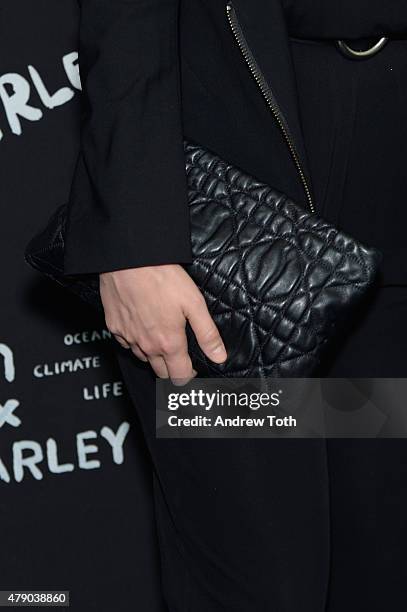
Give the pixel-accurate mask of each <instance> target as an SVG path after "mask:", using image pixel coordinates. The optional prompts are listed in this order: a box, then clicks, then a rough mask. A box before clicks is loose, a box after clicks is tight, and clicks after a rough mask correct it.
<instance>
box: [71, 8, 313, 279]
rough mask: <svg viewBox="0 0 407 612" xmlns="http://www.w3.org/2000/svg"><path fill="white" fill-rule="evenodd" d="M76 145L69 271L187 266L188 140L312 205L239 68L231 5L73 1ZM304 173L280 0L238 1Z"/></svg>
mask: <svg viewBox="0 0 407 612" xmlns="http://www.w3.org/2000/svg"><path fill="white" fill-rule="evenodd" d="M80 4H81V27H80V60H79V61H80V74H81V79H82V85H83V89H84V101H85V104H84V121H83V130H82V141H81V143H82V146H81V153H80V156H79V159H78V165H77V168H76V172H75V176H74V181H73V186H72V192H71V198H70V216H69V223H68V228H67V241H66V259H65V269H66V272H67V273H87V272H102V271H109V270H114V269H120V268H130V267H136V266H143V265H149V264H162V263H188V262H189V261H190V259H191V247H190V235H189V219H188V208H187V192H186V180H185V169H184V159H183V138H187V139H189V140H192V141H195V142H197V143H199V144H201V145H204V146H206V147H207V148H209V149H212V150H213V151H215V152H216V153H218V154H219V155H220V156H222V157H223V158H224V159H225V160H227V161H230V162H231V163H233V164H236V165H238V166H240V167H241V168H243V169H244V170H245V171H247V172H248V173H251V174H253V175H254V176H256V177H258V178H259V179H260V180H262V181H264V182H266V183H268V184H270V185H272V186H273V187H275V188H277V189H279V190H281V191H283V192H285V193H286V194H288V195H289V196H291V197H292V198H293V199H295V200H296V201H297V202H299V203H304V204H306V203H307V199H306V194H305V191H304V187H303V184H302V181H301V179H300V176H299V173H298V170H297V167H296V164H295V163H294V161H293V158H292V156H291V154H290V151H289V147H288V146H287V143H286V141H285V139H284V137H283V135H282V133H281V130H280V128H279V126H278V124H277V122H276V119H275V118H274V116H273V114H272V113H271V111H270V109H269V107H268V106H267V104H266V102H265V100H264V98H263V96H262V94H261V91H260V89H259V87H258V85H257V83H256V82H255V80H254V78H253V76H252V75H251V73H250V70H249V68H248V66H247V65H246V63H245V61H244V58H243V55H242V53H241V50H240V49H239V46H238V44H237V42H236V40H235V37H234V35H233V33H232V29H231V26H230V23H229V20H228V17H227V10H226V5H227V2H226V0H149V1H145V2H137V1H136V0H128V1H124V0H122V1H118V0H80ZM233 6H234V9H235V14H236V17H237V19H238V20H239V23H240V25H241V28H242V30H243V32H244V35H245V38H246V40H247V43H248V45H249V47H250V49H251V51H252V53H253V55H254V57H255V58H256V60H257V63H258V64H259V66H260V68H261V70H262V72H263V74H264V76H265V78H266V79H267V82H268V84H269V86H270V87H271V89H272V91H273V94H274V97H275V99H276V101H277V103H278V106H279V107H280V109H281V112H282V114H283V115H284V120H285V121H286V123H287V125H288V129H289V131H290V133H291V138H292V141H293V143H294V144H295V148H296V150H297V152H298V157H299V160H300V163H301V167H302V169H303V172H304V173H305V175H306V176H307V177H308V178H307V182H308V184H310V179H309V172H308V169H307V160H306V158H305V152H304V145H303V138H302V134H301V129H300V122H299V113H298V107H297V97H296V89H295V82H294V78H293V69H292V65H291V59H290V52H289V41H288V37H287V33H286V28H285V20H284V15H283V13H282V9H281V6H280V2H279V1H278V0H234V2H233Z"/></svg>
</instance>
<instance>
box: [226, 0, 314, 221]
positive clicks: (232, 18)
mask: <svg viewBox="0 0 407 612" xmlns="http://www.w3.org/2000/svg"><path fill="white" fill-rule="evenodd" d="M226 13H227V17H228V21H229V25H230V27H231V30H232V33H233V36H234V38H235V40H236V42H237V44H238V46H239V49H240V51H241V53H242V55H243V57H244V60H245V62H246V64H247V66H248V67H249V69H250V72H251V74H252V76H253V77H254V79H255V81H256V83H257V85H258V86H259V89H260V91H261V93H262V94H263V97H264V99H265V100H266V102H267V105H268V107H269V108H270V110H271V112H272V113H273V116H274V118H275V119H276V121H277V124H278V126H279V128H280V130H281V132H282V134H283V136H284V139H285V141H286V143H287V145H288V148H289V150H290V153H291V157H292V158H293V161H294V163H295V166H296V168H297V170H298V174H299V176H300V179H301V182H302V184H303V187H304V191H305V195H306V197H307V201H308V205H309V208H310V210H311V212H312V213H315V208H314V203H313V200H312V195H311V190H310V188H309V186H308V183H307V179H306V177H305V173H304V171H303V169H302V166H301V162H300V159H299V156H298V153H297V150H296V148H295V145H294V143H293V141H292V140H291V138H290V135H289V133H288V131H287V128H286V126H285V125H284V121H283V119H282V117H281V112H280V109H279V108H278V106H277V105H276V103H275V101H274V97H273V95H272V93H271V91H270V89H269V87H268V85H267V84H266V82H265V79H264V77H263V75H262V74H261V72H260V70H259V67H258V66H257V64H256V62H255V60H254V58H253V56H252V54H251V52H250V50H249V48H248V46H247V43H246V41H245V39H244V37H243V34H242V32H241V30H240V26H239V24H238V22H237V17H236V15H235V12H234V8H233V6H232V5H231V4H227V5H226Z"/></svg>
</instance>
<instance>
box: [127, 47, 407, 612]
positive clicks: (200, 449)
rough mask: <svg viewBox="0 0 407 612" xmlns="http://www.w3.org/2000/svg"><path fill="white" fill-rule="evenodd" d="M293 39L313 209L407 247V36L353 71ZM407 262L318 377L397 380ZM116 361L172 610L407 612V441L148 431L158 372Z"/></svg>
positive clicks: (405, 360) (402, 372) (333, 55)
mask: <svg viewBox="0 0 407 612" xmlns="http://www.w3.org/2000/svg"><path fill="white" fill-rule="evenodd" d="M292 45H293V58H294V64H295V69H296V75H297V81H298V92H299V97H300V107H301V111H302V123H303V129H304V135H305V142H306V146H307V148H308V156H309V161H310V165H311V169H312V174H313V177H314V183H315V184H314V189H315V191H316V193H317V194H318V197H317V200H318V202H319V207H320V212H321V213H323V214H324V215H325V216H326V217H328V218H330V219H331V220H333V221H334V222H336V223H338V224H339V225H340V226H341V227H343V228H345V229H347V230H348V231H351V232H352V233H353V234H354V235H355V236H356V237H358V238H360V239H362V240H365V241H368V242H370V243H373V244H378V246H379V247H381V248H382V249H386V248H387V246H388V245H390V246H394V242H395V241H400V245H402V246H404V243H405V224H404V223H402V221H403V220H405V218H406V204H405V197H406V193H407V190H406V187H407V184H406V183H407V174H406V173H405V170H404V163H405V161H406V160H407V151H406V147H407V144H406V143H407V138H406V136H407V133H406V132H407V128H406V126H407V121H406V118H405V115H404V110H405V108H407V105H405V104H404V102H405V101H407V85H406V82H405V76H404V75H405V74H406V73H407V72H406V70H405V69H406V68H407V43H396V42H395V43H390V44H389V45H388V46H387V48H386V49H385V50H384V51H383V52H382V53H381V54H379V55H378V56H377V57H376V58H374V59H372V60H369V61H367V62H364V63H363V64H362V63H360V64H356V63H352V62H350V61H349V60H346V59H345V58H344V57H342V56H341V55H340V54H339V52H338V51H337V50H336V49H335V48H334V46H333V45H330V44H329V43H311V42H299V41H297V42H295V41H293V43H292ZM403 45H404V46H403ZM403 71H404V73H403ZM378 101H379V102H378ZM384 117H387V119H386V120H385V119H384ZM403 241H404V243H403ZM393 252H394V249H393ZM403 266H404V262H402V261H400V262H399V266H398V268H397V270H396V271H395V270H394V269H393V272H394V274H393V276H392V270H391V267H390V268H389V270H387V271H384V272H383V279H382V286H381V287H380V289H379V290H378V292H377V295H376V297H375V299H374V300H373V302H372V304H371V305H370V307H369V310H368V311H366V312H364V313H363V315H362V316H361V317H360V320H358V321H356V322H355V324H354V326H353V327H352V329H349V333H348V335H347V337H346V338H344V339H343V340H342V341H341V344H340V345H339V344H338V345H337V346H336V347H335V348H334V350H333V352H332V356H331V359H330V361H329V362H327V363H326V367H325V372H324V374H325V375H329V376H347V377H348V376H349V377H371V376H373V377H375V376H379V377H382V376H384V377H393V376H395V377H397V376H406V369H407V366H406V364H407V324H406V321H405V319H406V316H405V315H406V312H407V278H404V277H403ZM396 272H397V274H399V277H398V278H396V276H397V275H396ZM403 278H404V283H403ZM118 356H119V362H120V366H121V369H122V373H123V377H124V380H125V382H126V384H127V388H128V391H129V393H130V396H131V398H132V400H133V402H134V405H135V408H136V410H137V414H138V417H139V419H140V422H141V425H142V428H143V430H144V433H145V437H146V440H147V444H148V447H149V451H150V453H151V459H152V466H153V471H154V483H155V504H156V518H157V528H158V533H159V541H160V550H161V556H162V570H163V586H164V593H165V597H166V600H167V603H168V608H169V611H170V612H220V611H222V612H224V611H226V610H227V611H233V612H249V611H250V612H266V611H267V612H269V611H271V610H273V611H274V610H275V611H276V612H277V611H278V612H322V611H327V612H343V611H344V610H346V611H347V612H360V611H363V610H369V611H370V612H374V611H377V612H379V611H380V612H382V611H383V610H391V611H392V612H402V611H403V612H405V610H406V606H407V594H406V588H405V584H406V578H407V561H406V559H405V556H406V554H405V551H406V548H407V534H406V520H407V519H406V517H407V487H406V483H407V443H406V442H405V441H403V440H328V441H319V440H219V439H218V440H157V439H156V438H155V395H154V394H155V390H154V378H153V376H152V374H151V372H150V370H149V369H148V367H147V366H145V365H144V364H140V363H138V362H137V361H136V359H135V358H134V357H133V356H132V355H131V354H130V353H129V352H127V351H124V350H121V349H118ZM143 612H144V611H143Z"/></svg>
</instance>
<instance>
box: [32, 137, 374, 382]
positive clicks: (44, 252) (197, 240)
mask: <svg viewBox="0 0 407 612" xmlns="http://www.w3.org/2000/svg"><path fill="white" fill-rule="evenodd" d="M185 163H186V173H187V181H188V191H189V206H190V213H191V230H192V248H193V255H194V262H193V263H192V264H191V265H190V266H188V267H187V268H186V269H187V271H188V272H189V274H190V275H191V276H192V278H193V279H194V281H195V282H196V283H197V285H198V286H199V287H200V289H201V291H202V292H203V294H204V296H205V298H206V302H207V304H208V308H209V311H210V313H211V315H212V317H213V319H214V320H215V323H216V324H217V326H218V329H219V330H220V333H221V335H222V337H223V340H224V342H225V346H226V349H227V352H228V360H227V362H226V363H225V364H223V365H220V366H219V365H216V364H213V363H211V362H209V361H208V359H207V358H206V357H205V355H204V354H203V353H202V352H201V351H200V349H199V347H198V346H197V343H196V341H195V338H194V336H193V334H192V332H191V330H190V329H188V330H187V331H188V340H189V350H190V353H191V356H192V361H193V364H194V367H195V369H196V370H197V372H198V375H199V376H211V377H217V376H222V377H223V376H227V377H230V376H235V377H253V378H255V377H262V378H263V377H275V376H282V377H285V376H290V377H304V376H312V375H313V373H314V372H315V371H316V368H317V366H318V364H319V363H320V361H321V358H322V355H323V350H324V348H325V347H326V345H327V343H328V341H329V340H330V339H331V338H332V337H333V336H334V334H335V331H336V330H337V329H338V326H339V324H340V323H341V322H343V321H344V320H346V318H347V317H349V316H350V313H351V311H352V310H353V309H354V307H355V306H356V305H357V304H358V302H359V301H360V300H361V298H362V296H363V295H364V294H365V293H366V292H367V290H368V289H369V287H370V286H371V285H372V283H373V281H374V277H375V274H376V270H377V267H378V264H379V261H380V255H379V253H378V252H377V251H376V250H374V249H370V248H366V247H364V246H362V245H361V244H359V243H358V242H356V241H355V240H353V239H352V238H351V237H349V236H347V235H345V234H343V233H342V232H340V231H338V230H337V229H335V228H334V227H332V225H329V224H328V223H326V222H325V221H323V220H322V219H320V218H318V217H317V216H316V215H314V214H311V213H308V212H306V211H304V210H303V209H302V208H300V207H299V206H297V205H296V204H295V203H294V202H292V201H291V200H290V199H289V198H287V197H286V196H285V195H283V194H282V193H279V192H277V191H276V190H274V189H272V188H271V187H269V186H268V185H265V184H263V183H261V182H259V181H258V180H256V179H255V178H253V177H252V176H249V175H247V174H245V173H244V172H243V171H242V170H240V169H238V168H236V167H234V166H232V165H230V164H228V163H227V162H225V161H224V160H222V159H220V158H219V157H218V156H217V155H215V154H213V153H211V152H209V151H208V150H206V149H204V148H202V147H200V146H197V145H194V144H191V143H188V142H186V143H185ZM66 214H67V206H66V205H64V206H62V207H60V208H59V209H58V210H57V211H56V213H55V214H54V215H53V217H52V218H51V219H50V221H49V223H48V225H47V227H46V228H45V230H44V231H43V232H41V233H40V234H39V235H37V236H36V237H35V238H33V240H31V242H30V243H29V245H28V246H27V249H26V260H27V262H28V263H29V264H31V265H32V266H33V267H34V268H36V269H37V270H39V271H40V272H42V273H44V274H46V275H47V276H49V277H51V278H52V279H54V280H55V281H57V282H58V283H60V284H62V285H64V286H65V287H67V288H68V289H70V290H71V291H73V292H74V293H76V294H78V295H79V296H80V297H81V298H82V299H84V300H85V301H86V302H89V303H91V304H92V305H94V306H96V307H98V308H102V304H101V301H100V296H99V283H98V276H97V275H94V276H92V275H78V276H66V275H64V274H63V260H64V232H65V221H66Z"/></svg>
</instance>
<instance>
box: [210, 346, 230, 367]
mask: <svg viewBox="0 0 407 612" xmlns="http://www.w3.org/2000/svg"><path fill="white" fill-rule="evenodd" d="M212 354H213V356H214V357H215V358H221V361H220V363H223V362H224V361H226V359H227V353H226V349H225V347H224V346H222V345H221V346H217V347H216V348H215V349H214V350H213V351H212Z"/></svg>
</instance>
